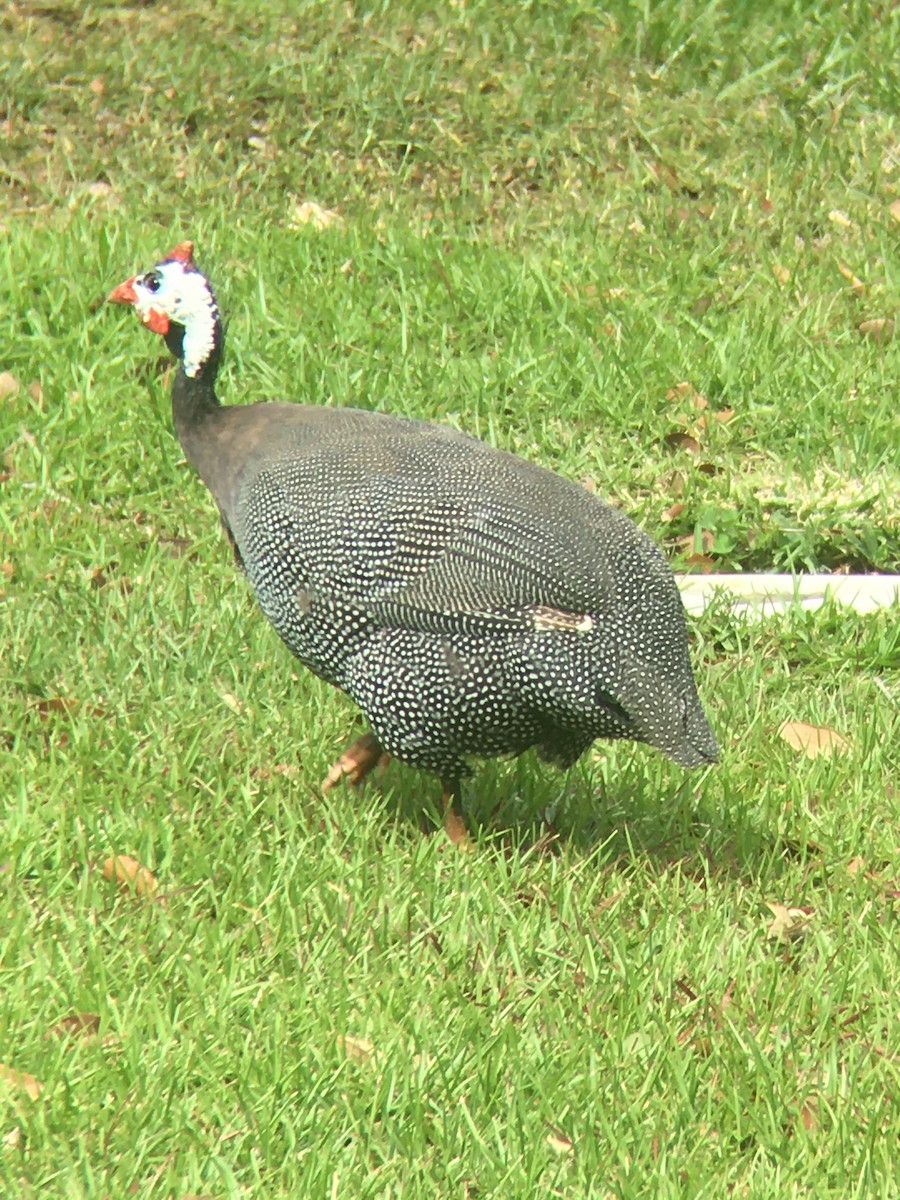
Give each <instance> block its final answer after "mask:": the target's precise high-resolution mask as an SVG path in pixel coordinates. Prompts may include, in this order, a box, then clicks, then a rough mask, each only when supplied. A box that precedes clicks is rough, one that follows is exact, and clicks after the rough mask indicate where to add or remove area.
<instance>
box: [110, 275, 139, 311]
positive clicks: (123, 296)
mask: <svg viewBox="0 0 900 1200" xmlns="http://www.w3.org/2000/svg"><path fill="white" fill-rule="evenodd" d="M135 279H137V275H132V277H131V278H130V279H126V280H125V282H124V283H120V284H119V286H118V287H116V288H113V290H112V291H111V292H110V293H109V295H108V296H107V297H106V299H107V301H108V302H109V303H111V304H134V303H135V302H136V301H137V292H136V291H135V290H134V281H135Z"/></svg>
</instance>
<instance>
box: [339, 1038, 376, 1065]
mask: <svg viewBox="0 0 900 1200" xmlns="http://www.w3.org/2000/svg"><path fill="white" fill-rule="evenodd" d="M337 1044H338V1050H340V1051H341V1053H342V1054H346V1056H347V1058H352V1059H353V1060H354V1062H368V1061H369V1059H370V1058H371V1057H372V1056H373V1055H374V1053H375V1047H374V1046H373V1044H372V1043H371V1042H370V1041H369V1039H368V1038H358V1037H352V1036H351V1035H350V1034H349V1033H346V1034H345V1033H341V1034H338V1040H337Z"/></svg>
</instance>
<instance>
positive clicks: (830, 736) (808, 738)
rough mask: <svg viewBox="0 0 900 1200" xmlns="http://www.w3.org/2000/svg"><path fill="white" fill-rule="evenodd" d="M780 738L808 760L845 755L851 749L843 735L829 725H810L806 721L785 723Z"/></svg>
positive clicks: (779, 731) (779, 734)
mask: <svg viewBox="0 0 900 1200" xmlns="http://www.w3.org/2000/svg"><path fill="white" fill-rule="evenodd" d="M778 736H779V737H780V738H782V739H783V740H784V741H785V742H787V744H788V745H789V746H790V747H791V749H792V750H799V751H801V752H802V753H803V754H805V755H806V757H807V758H818V757H819V756H820V755H824V756H825V757H826V758H831V757H833V756H834V755H835V754H843V753H844V752H845V751H846V750H849V749H850V742H849V741H848V740H847V738H845V737H844V735H843V734H841V733H838V731H837V730H836V729H831V728H830V727H829V726H828V725H808V724H807V723H806V722H805V721H785V722H784V724H783V725H782V726H781V728H780V729H779V730H778Z"/></svg>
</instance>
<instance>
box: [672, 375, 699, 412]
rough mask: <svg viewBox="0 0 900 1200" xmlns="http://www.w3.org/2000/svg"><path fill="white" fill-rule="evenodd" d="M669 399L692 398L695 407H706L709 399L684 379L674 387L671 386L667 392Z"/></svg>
mask: <svg viewBox="0 0 900 1200" xmlns="http://www.w3.org/2000/svg"><path fill="white" fill-rule="evenodd" d="M666 399H667V400H685V399H687V400H690V401H691V403H692V404H693V406H694V408H699V409H704V408H706V407H707V403H708V402H707V399H706V397H705V396H703V395H701V393H700V392H698V391H697V389H696V388H695V387H694V385H693V384H692V383H690V382H688V380H687V379H683V380H682V381H681V383H676V384H675V386H674V387H670V388H669V390H668V391H667V392H666Z"/></svg>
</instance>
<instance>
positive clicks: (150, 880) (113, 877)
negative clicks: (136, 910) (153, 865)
mask: <svg viewBox="0 0 900 1200" xmlns="http://www.w3.org/2000/svg"><path fill="white" fill-rule="evenodd" d="M103 878H104V879H108V880H109V881H110V883H112V882H115V883H118V884H119V886H120V887H123V888H125V889H126V890H127V891H129V892H133V893H134V894H135V895H136V896H151V897H152V896H155V895H156V893H157V892H158V891H159V883H158V881H157V878H156V876H155V875H154V874H153V872H152V871H151V870H150V869H149V868H148V867H145V866H144V865H143V863H139V862H138V860H137V859H136V858H132V857H131V856H130V855H128V854H114V855H112V856H111V857H110V858H108V859H106V861H105V862H104V864H103Z"/></svg>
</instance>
